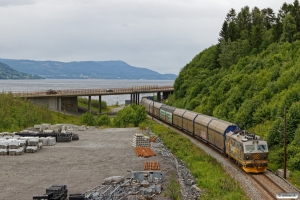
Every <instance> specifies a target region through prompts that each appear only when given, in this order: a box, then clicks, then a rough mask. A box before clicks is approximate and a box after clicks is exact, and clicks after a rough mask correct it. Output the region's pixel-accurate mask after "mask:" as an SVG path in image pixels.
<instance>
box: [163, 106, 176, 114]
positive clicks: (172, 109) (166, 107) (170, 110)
mask: <svg viewBox="0 0 300 200" xmlns="http://www.w3.org/2000/svg"><path fill="white" fill-rule="evenodd" d="M160 109H161V110H165V111H168V112H171V113H173V112H174V110H175V109H176V108H174V107H172V106H168V105H162V106H161V108H160Z"/></svg>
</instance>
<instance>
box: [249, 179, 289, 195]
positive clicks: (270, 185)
mask: <svg viewBox="0 0 300 200" xmlns="http://www.w3.org/2000/svg"><path fill="white" fill-rule="evenodd" d="M250 177H251V178H252V179H253V180H254V181H255V182H256V183H257V184H258V185H259V186H260V187H261V188H262V189H263V190H264V191H265V192H266V193H267V194H268V195H269V196H270V198H272V199H277V197H276V194H278V193H286V192H287V191H286V190H285V189H283V188H282V187H281V186H280V185H278V184H277V183H275V182H274V181H273V180H272V179H271V178H269V177H268V176H267V175H266V174H250Z"/></svg>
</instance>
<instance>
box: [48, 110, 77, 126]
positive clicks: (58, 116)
mask: <svg viewBox="0 0 300 200" xmlns="http://www.w3.org/2000/svg"><path fill="white" fill-rule="evenodd" d="M50 112H51V116H52V121H51V122H45V123H51V124H74V125H82V123H81V122H80V117H78V116H75V115H67V114H64V113H59V112H55V111H50Z"/></svg>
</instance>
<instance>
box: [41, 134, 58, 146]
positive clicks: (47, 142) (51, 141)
mask: <svg viewBox="0 0 300 200" xmlns="http://www.w3.org/2000/svg"><path fill="white" fill-rule="evenodd" d="M40 139H41V141H42V143H43V146H53V145H55V144H56V139H55V137H51V136H49V137H43V138H40Z"/></svg>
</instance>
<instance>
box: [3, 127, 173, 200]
mask: <svg viewBox="0 0 300 200" xmlns="http://www.w3.org/2000/svg"><path fill="white" fill-rule="evenodd" d="M74 132H75V133H78V134H79V140H78V141H72V142H69V143H56V145H54V146H44V147H43V148H42V149H41V150H40V151H39V152H37V153H25V154H23V155H20V156H0V160H1V162H0V188H1V192H0V200H8V199H10V200H19V199H22V200H27V199H28V200H31V199H32V196H33V195H42V194H44V193H45V190H46V188H48V187H50V186H51V185H53V184H64V185H67V187H68V191H69V194H72V193H83V192H85V191H86V190H89V189H92V188H94V187H96V186H98V185H101V184H102V182H103V180H104V179H105V178H107V177H110V176H125V177H126V178H127V177H130V173H129V172H127V170H135V171H142V170H144V163H145V162H146V161H158V162H159V165H160V168H161V171H162V172H164V174H165V177H166V180H165V181H164V183H163V192H164V190H165V188H166V186H167V184H168V181H167V179H168V177H170V174H171V172H172V171H175V170H176V169H175V166H174V165H173V163H172V162H171V160H170V159H169V158H165V157H163V156H162V155H161V154H159V155H157V156H154V157H149V158H142V157H137V156H136V154H135V152H134V149H133V147H132V141H133V136H134V134H135V133H140V130H138V129H137V128H123V129H117V128H112V129H101V130H100V129H96V128H90V129H88V130H86V131H74ZM163 192H162V194H161V195H159V196H156V197H154V199H169V198H167V197H163Z"/></svg>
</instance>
